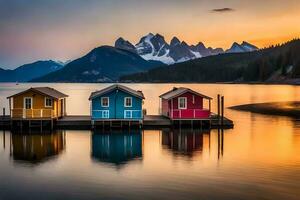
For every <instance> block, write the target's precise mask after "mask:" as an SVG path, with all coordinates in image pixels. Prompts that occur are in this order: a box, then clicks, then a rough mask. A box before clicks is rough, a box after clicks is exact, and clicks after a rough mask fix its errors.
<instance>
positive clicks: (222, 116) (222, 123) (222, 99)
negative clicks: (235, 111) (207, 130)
mask: <svg viewBox="0 0 300 200" xmlns="http://www.w3.org/2000/svg"><path fill="white" fill-rule="evenodd" d="M221 125H222V127H223V125H224V96H222V98H221Z"/></svg>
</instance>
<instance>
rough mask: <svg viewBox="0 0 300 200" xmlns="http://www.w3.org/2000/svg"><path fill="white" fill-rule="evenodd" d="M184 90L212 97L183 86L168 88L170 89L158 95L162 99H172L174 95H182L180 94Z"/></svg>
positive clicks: (207, 97)
mask: <svg viewBox="0 0 300 200" xmlns="http://www.w3.org/2000/svg"><path fill="white" fill-rule="evenodd" d="M186 92H191V93H193V94H195V95H198V96H201V97H203V98H205V99H212V98H211V97H209V96H206V95H204V94H200V93H198V92H196V91H194V90H191V89H189V88H184V87H180V88H176V87H174V88H173V89H172V90H170V91H168V92H166V93H164V94H162V95H160V96H159V97H160V98H162V99H167V100H169V99H173V98H175V97H178V96H180V95H182V94H184V93H186Z"/></svg>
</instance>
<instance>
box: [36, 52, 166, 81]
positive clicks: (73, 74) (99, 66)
mask: <svg viewBox="0 0 300 200" xmlns="http://www.w3.org/2000/svg"><path fill="white" fill-rule="evenodd" d="M162 65H164V64H163V63H161V62H158V61H146V60H144V59H143V58H142V57H140V56H139V55H138V54H136V53H133V52H131V51H128V50H123V49H119V48H115V47H111V46H101V47H98V48H95V49H93V50H92V51H91V52H89V53H88V54H86V55H85V56H83V57H81V58H79V59H76V60H74V61H72V62H70V63H68V64H67V65H66V66H65V67H64V68H62V69H61V70H58V71H56V72H53V73H50V74H47V75H45V76H43V77H40V78H35V79H33V80H32V81H31V82H113V81H117V80H118V79H119V77H120V76H122V75H127V74H131V73H136V72H145V71H147V70H149V69H152V68H154V67H157V66H162Z"/></svg>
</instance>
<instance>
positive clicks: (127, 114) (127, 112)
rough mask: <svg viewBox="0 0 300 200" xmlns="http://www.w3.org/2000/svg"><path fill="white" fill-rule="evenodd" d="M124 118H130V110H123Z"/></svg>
mask: <svg viewBox="0 0 300 200" xmlns="http://www.w3.org/2000/svg"><path fill="white" fill-rule="evenodd" d="M124 118H132V111H130V110H125V111H124Z"/></svg>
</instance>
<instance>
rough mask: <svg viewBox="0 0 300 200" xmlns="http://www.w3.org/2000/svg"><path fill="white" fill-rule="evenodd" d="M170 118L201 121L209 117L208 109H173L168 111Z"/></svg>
mask: <svg viewBox="0 0 300 200" xmlns="http://www.w3.org/2000/svg"><path fill="white" fill-rule="evenodd" d="M169 113H170V116H171V118H174V119H203V118H209V117H210V110H208V109H173V110H169Z"/></svg>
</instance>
